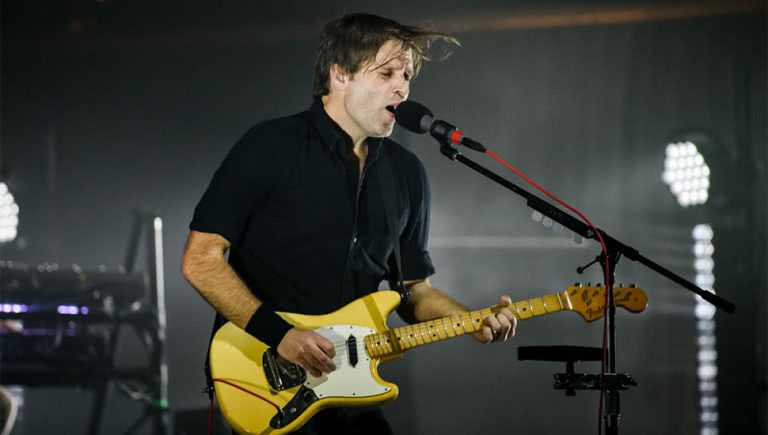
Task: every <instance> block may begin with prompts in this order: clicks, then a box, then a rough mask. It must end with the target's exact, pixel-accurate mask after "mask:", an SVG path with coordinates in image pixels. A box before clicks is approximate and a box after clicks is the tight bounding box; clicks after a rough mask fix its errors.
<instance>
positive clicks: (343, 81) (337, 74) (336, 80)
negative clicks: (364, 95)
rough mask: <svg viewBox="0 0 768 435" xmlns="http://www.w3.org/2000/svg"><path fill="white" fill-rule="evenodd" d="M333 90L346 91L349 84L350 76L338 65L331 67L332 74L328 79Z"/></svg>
mask: <svg viewBox="0 0 768 435" xmlns="http://www.w3.org/2000/svg"><path fill="white" fill-rule="evenodd" d="M328 81H329V82H330V83H329V85H330V88H331V89H338V90H344V89H345V88H346V87H347V83H348V82H349V75H348V74H347V73H346V72H345V71H344V70H343V69H342V68H341V67H340V66H339V65H338V64H335V63H334V64H333V65H331V73H330V75H329V77H328Z"/></svg>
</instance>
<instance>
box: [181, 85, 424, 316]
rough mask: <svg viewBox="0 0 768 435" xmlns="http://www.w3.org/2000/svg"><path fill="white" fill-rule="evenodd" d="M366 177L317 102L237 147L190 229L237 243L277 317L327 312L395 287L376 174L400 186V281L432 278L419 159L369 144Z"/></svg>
mask: <svg viewBox="0 0 768 435" xmlns="http://www.w3.org/2000/svg"><path fill="white" fill-rule="evenodd" d="M367 143H368V156H367V159H366V162H365V166H364V168H363V171H362V173H360V169H359V161H358V160H357V158H356V157H355V156H354V154H353V153H352V140H351V139H350V137H349V136H348V135H347V134H346V133H345V132H344V131H343V130H342V129H341V128H340V127H339V126H338V125H337V124H336V123H335V122H334V121H333V120H332V119H331V118H330V117H329V116H328V115H327V114H326V113H325V110H324V109H323V104H322V102H321V101H320V100H315V102H314V104H313V105H312V106H311V107H310V109H309V110H308V111H305V112H302V113H299V114H297V115H293V116H289V117H285V118H279V119H275V120H271V121H266V122H263V123H260V124H258V125H256V126H254V127H253V128H251V129H250V130H249V131H248V132H247V133H246V134H245V135H244V136H243V137H242V138H241V139H240V141H239V142H237V143H236V144H235V146H234V147H233V148H232V150H231V151H230V152H229V154H228V155H227V157H226V158H225V159H224V161H223V162H222V164H221V166H220V167H219V168H218V170H217V171H216V173H215V174H214V176H213V179H212V180H211V183H210V185H209V186H208V189H207V190H206V191H205V193H204V194H203V197H202V199H201V200H200V203H199V204H198V205H197V207H196V208H195V214H194V217H193V219H192V222H191V224H190V228H191V229H192V230H195V231H201V232H208V233H217V234H220V235H221V236H223V237H224V238H226V239H227V240H228V241H229V242H230V244H231V248H230V254H229V262H230V264H231V265H232V267H233V268H234V269H235V270H236V271H237V273H238V274H239V276H240V277H241V278H242V279H243V281H244V282H245V283H246V285H248V287H249V288H250V289H251V291H252V292H253V293H254V294H255V295H256V296H257V297H259V298H260V299H261V300H263V301H265V302H268V303H270V304H272V305H274V306H275V308H276V309H278V310H285V311H291V312H299V313H306V314H321V313H327V312H330V311H333V310H336V309H338V308H340V307H341V306H343V305H345V304H346V303H348V302H350V301H352V300H354V299H356V298H358V297H360V296H363V295H365V294H368V293H370V292H372V291H375V290H377V289H378V286H379V284H380V282H381V281H382V280H383V279H389V280H393V281H394V280H395V279H396V277H394V276H390V274H394V270H393V266H392V265H393V264H394V261H392V257H394V255H393V243H392V237H391V236H390V235H389V231H388V227H387V221H386V215H385V213H384V202H383V199H382V192H381V187H380V185H379V180H378V177H379V174H380V170H381V169H380V168H381V163H382V161H381V159H380V157H381V155H380V154H381V153H382V152H387V153H388V156H389V160H390V163H391V166H392V172H393V174H394V178H395V183H396V186H395V191H396V197H397V201H396V202H397V218H398V224H399V226H400V228H399V230H400V250H401V259H402V268H403V271H402V274H403V279H406V280H408V279H422V278H426V277H428V276H429V275H431V274H433V273H434V268H433V266H432V262H431V260H430V258H429V254H428V252H427V234H428V230H429V227H428V226H429V184H428V182H427V177H426V174H425V171H424V167H423V165H422V164H421V162H420V161H419V160H418V158H417V157H416V156H415V155H414V154H413V153H411V152H409V151H407V150H406V149H404V148H403V147H401V146H400V145H398V144H397V143H395V142H393V141H391V140H389V139H382V138H368V139H367Z"/></svg>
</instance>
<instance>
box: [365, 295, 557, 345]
mask: <svg viewBox="0 0 768 435" xmlns="http://www.w3.org/2000/svg"><path fill="white" fill-rule="evenodd" d="M500 308H504V307H501V306H495V307H490V308H485V309H482V310H477V311H470V312H468V313H462V314H455V315H453V316H447V317H442V318H439V319H434V320H429V321H426V322H421V323H415V324H413V325H407V326H401V327H399V328H395V329H389V330H386V331H382V332H379V333H376V334H371V335H368V336H366V337H365V347H366V350H368V353H369V354H370V355H371V356H373V357H383V356H387V355H391V354H397V353H401V352H403V351H406V350H408V349H413V348H415V347H419V346H423V345H425V344H430V343H435V342H438V341H442V340H447V339H449V338H454V337H459V336H462V335H464V334H471V333H473V332H477V331H479V330H481V329H482V327H483V319H485V318H486V317H488V316H492V315H493V314H494V312H495V311H496V310H498V309H500ZM507 308H509V310H510V311H512V314H513V315H514V316H515V317H516V318H517V319H518V320H526V319H530V318H533V317H538V316H543V315H545V314H551V313H556V312H558V311H563V310H570V309H572V308H571V301H570V299H569V297H568V293H567V292H562V293H553V294H551V295H546V296H542V297H537V298H531V299H525V300H522V301H518V302H513V303H511V304H510V305H509V306H508V307H507Z"/></svg>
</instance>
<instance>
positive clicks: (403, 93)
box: [395, 77, 411, 100]
mask: <svg viewBox="0 0 768 435" xmlns="http://www.w3.org/2000/svg"><path fill="white" fill-rule="evenodd" d="M410 89H411V82H410V81H408V80H406V79H405V78H404V77H403V78H401V79H400V80H398V81H397V84H396V85H395V94H397V96H398V97H400V98H401V99H403V100H405V99H406V98H408V94H409V92H410Z"/></svg>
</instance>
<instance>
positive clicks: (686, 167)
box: [661, 140, 710, 207]
mask: <svg viewBox="0 0 768 435" xmlns="http://www.w3.org/2000/svg"><path fill="white" fill-rule="evenodd" d="M665 154H666V156H665V158H664V172H663V173H662V175H661V179H662V180H664V183H666V184H667V186H669V190H670V191H671V192H672V194H674V195H675V197H676V198H677V202H678V204H680V205H681V206H683V207H688V206H693V205H700V204H704V203H706V202H707V199H709V172H710V171H709V166H707V163H706V162H705V161H704V156H703V155H701V153H700V152H699V148H698V147H697V146H696V144H694V143H693V142H691V141H689V140H684V141H679V142H672V143H670V144H668V145H667V149H666V153H665Z"/></svg>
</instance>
